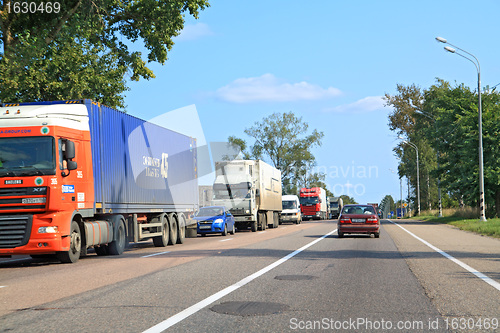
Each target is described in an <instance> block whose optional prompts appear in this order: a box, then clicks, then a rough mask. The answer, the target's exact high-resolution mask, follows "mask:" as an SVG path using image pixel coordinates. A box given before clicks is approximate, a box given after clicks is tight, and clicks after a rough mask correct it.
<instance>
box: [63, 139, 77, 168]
mask: <svg viewBox="0 0 500 333" xmlns="http://www.w3.org/2000/svg"><path fill="white" fill-rule="evenodd" d="M72 158H75V143H74V142H73V141H70V140H66V142H65V147H64V159H66V160H70V159H72ZM68 169H69V168H68Z"/></svg>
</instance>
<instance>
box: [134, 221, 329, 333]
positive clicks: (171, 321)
mask: <svg viewBox="0 0 500 333" xmlns="http://www.w3.org/2000/svg"><path fill="white" fill-rule="evenodd" d="M336 231H337V229H335V230H333V231H330V232H329V233H327V234H325V235H323V236H321V237H320V238H317V239H315V240H314V241H312V242H310V243H309V244H306V245H304V246H303V247H301V248H300V249H298V250H295V251H293V252H292V253H290V254H288V255H287V256H285V257H283V258H281V259H279V260H278V261H275V262H274V263H272V264H270V265H269V266H266V267H264V268H262V269H261V270H260V271H258V272H255V273H253V274H252V275H249V276H247V277H246V278H244V279H243V280H240V281H239V282H236V283H235V284H233V285H232V286H229V287H227V288H225V289H222V290H221V291H219V292H217V293H215V294H213V295H212V296H209V297H207V298H205V299H204V300H202V301H200V302H198V303H196V304H194V305H192V306H190V307H189V308H187V309H185V310H183V311H181V312H179V313H178V314H176V315H173V316H172V317H170V318H168V319H166V320H165V321H162V322H161V323H159V324H157V325H155V326H153V327H151V328H149V329H147V330H145V331H144V332H143V333H159V332H163V331H164V330H166V329H167V328H169V327H172V326H173V325H175V324H177V323H178V322H181V321H183V320H184V319H186V318H187V317H189V316H191V315H193V314H195V313H196V312H198V311H200V310H202V309H204V308H205V307H207V306H209V305H210V304H212V303H213V302H215V301H217V300H219V299H221V298H222V297H224V296H226V295H228V294H230V293H232V292H233V291H235V290H237V289H238V288H240V287H243V286H244V285H246V284H247V283H249V282H251V281H252V280H255V279H256V278H258V277H259V276H261V275H263V274H265V273H267V272H269V271H270V270H272V269H273V268H276V267H277V266H279V265H281V264H282V263H284V262H285V261H287V260H288V259H290V258H292V257H294V256H296V255H297V254H299V253H300V252H302V251H304V250H306V249H307V248H309V247H311V246H313V245H314V244H316V243H317V242H319V241H321V240H323V239H324V238H326V237H328V236H330V235H332V234H333V233H335V232H336Z"/></svg>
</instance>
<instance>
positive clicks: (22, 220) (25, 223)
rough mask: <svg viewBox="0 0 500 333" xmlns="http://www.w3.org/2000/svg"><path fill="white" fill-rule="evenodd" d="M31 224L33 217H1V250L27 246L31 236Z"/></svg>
mask: <svg viewBox="0 0 500 333" xmlns="http://www.w3.org/2000/svg"><path fill="white" fill-rule="evenodd" d="M31 222H32V216H31V215H1V216H0V248H12V247H18V246H23V245H26V244H27V243H28V239H29V237H30V234H31Z"/></svg>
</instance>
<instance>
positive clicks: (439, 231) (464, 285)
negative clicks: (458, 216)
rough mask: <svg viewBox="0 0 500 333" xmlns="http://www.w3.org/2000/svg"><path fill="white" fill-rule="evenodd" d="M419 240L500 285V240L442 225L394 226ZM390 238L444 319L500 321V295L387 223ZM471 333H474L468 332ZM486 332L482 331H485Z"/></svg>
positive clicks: (385, 223)
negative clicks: (488, 319) (494, 319)
mask: <svg viewBox="0 0 500 333" xmlns="http://www.w3.org/2000/svg"><path fill="white" fill-rule="evenodd" d="M394 222H395V223H397V224H399V225H400V226H401V227H403V228H405V229H406V230H408V231H410V232H412V233H413V234H415V235H416V236H418V237H420V238H422V239H423V240H425V241H427V242H429V243H430V244H432V245H434V246H435V247H437V248H439V249H441V250H442V251H444V252H446V253H448V254H449V255H451V256H453V257H455V258H456V259H458V260H460V261H461V262H463V263H465V264H467V265H469V266H471V267H473V268H474V269H476V270H477V271H479V272H481V273H483V274H485V275H486V276H488V277H489V278H491V279H493V280H495V281H497V282H499V280H500V240H498V239H496V238H490V237H486V236H480V235H476V234H473V233H470V232H465V231H462V230H459V229H458V228H454V227H452V226H448V225H444V224H435V223H427V222H417V221H404V222H399V221H394ZM384 229H385V231H386V232H387V233H388V234H389V235H390V236H391V238H392V239H393V241H394V243H395V244H396V246H397V248H398V249H399V251H400V252H401V254H402V256H403V257H404V258H405V260H406V262H407V263H408V266H409V267H410V269H411V271H412V272H413V273H414V274H415V276H416V277H417V279H418V280H419V281H420V283H421V284H422V287H423V288H424V289H425V292H426V293H427V295H428V297H429V298H430V299H431V301H432V303H433V304H434V306H435V307H436V308H437V309H438V311H439V312H440V313H441V315H442V316H443V317H445V318H448V319H449V320H450V322H451V320H453V318H465V319H467V320H468V319H469V318H474V319H478V318H480V317H481V318H491V319H492V318H496V319H498V320H499V321H500V291H498V290H497V289H495V288H493V287H492V286H490V285H489V284H487V283H485V282H484V281H482V280H481V279H479V278H477V277H476V276H475V275H473V274H472V273H470V272H468V271H467V270H465V269H464V268H462V267H460V266H459V265H457V264H456V263H455V262H453V261H451V260H449V259H447V258H445V257H444V256H443V255H441V254H439V253H438V252H436V251H435V250H433V249H431V248H430V247H428V246H427V245H425V244H424V243H422V242H421V241H420V240H418V239H416V238H414V237H413V236H412V235H410V234H408V233H407V232H405V231H404V230H403V229H401V228H400V227H398V226H397V225H395V224H392V223H390V222H388V221H384ZM467 331H472V330H467ZM483 331H484V330H483Z"/></svg>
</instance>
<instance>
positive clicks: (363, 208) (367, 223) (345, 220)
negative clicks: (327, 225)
mask: <svg viewBox="0 0 500 333" xmlns="http://www.w3.org/2000/svg"><path fill="white" fill-rule="evenodd" d="M337 234H338V235H339V238H342V237H344V234H368V235H371V234H373V235H375V238H379V237H380V219H379V217H378V215H377V212H376V211H375V208H373V206H372V205H345V206H344V208H342V212H341V213H340V216H339V220H338V222H337Z"/></svg>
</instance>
